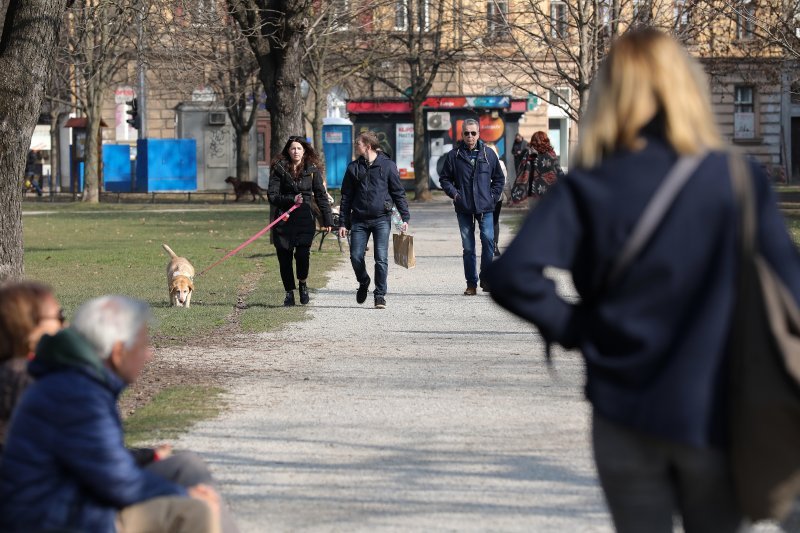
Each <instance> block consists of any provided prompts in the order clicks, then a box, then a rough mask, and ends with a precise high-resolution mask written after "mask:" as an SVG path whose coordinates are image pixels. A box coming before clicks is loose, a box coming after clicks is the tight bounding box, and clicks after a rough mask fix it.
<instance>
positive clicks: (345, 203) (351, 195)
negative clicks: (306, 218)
mask: <svg viewBox="0 0 800 533" xmlns="http://www.w3.org/2000/svg"><path fill="white" fill-rule="evenodd" d="M392 204H394V205H396V206H397V210H398V211H399V212H400V217H401V218H402V219H403V222H408V221H409V220H410V219H411V213H409V211H408V202H407V201H406V192H405V189H403V184H402V183H401V182H400V173H399V172H398V171H397V165H395V164H394V161H392V160H391V159H389V156H387V155H386V154H385V153H383V152H378V156H377V157H376V158H375V160H374V161H373V162H372V164H371V165H370V164H369V163H368V162H367V160H366V159H365V158H364V157H363V156H361V157H359V158H358V159H356V160H355V161H351V162H350V163H349V164H348V165H347V170H345V173H344V179H343V180H342V201H341V203H340V205H339V215H340V216H341V225H342V226H344V227H345V228H347V229H350V226H351V224H352V222H353V221H354V220H355V221H359V220H373V219H376V218H381V217H388V216H390V215H391V212H392Z"/></svg>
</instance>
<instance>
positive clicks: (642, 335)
mask: <svg viewBox="0 0 800 533" xmlns="http://www.w3.org/2000/svg"><path fill="white" fill-rule="evenodd" d="M676 159H677V155H676V153H675V152H674V151H673V150H672V149H671V148H669V147H668V146H667V145H666V144H665V143H664V142H662V141H661V140H659V139H658V138H655V137H649V138H648V139H647V145H646V147H645V148H644V149H642V150H640V151H637V152H624V153H618V154H615V155H612V156H610V157H608V158H607V159H605V160H604V161H603V163H602V164H601V165H599V166H598V167H597V168H594V169H591V170H589V171H582V170H577V171H571V172H570V173H569V175H568V176H567V177H566V178H565V179H564V180H561V181H560V182H559V183H558V184H557V185H556V186H555V187H553V189H552V190H551V191H550V192H549V193H548V195H547V196H545V197H544V198H543V199H542V200H541V201H540V202H539V204H538V205H537V206H536V207H535V208H534V209H533V210H532V211H531V213H530V215H529V216H528V218H527V220H526V221H525V223H524V225H523V226H522V228H521V230H520V231H519V234H518V235H517V236H516V238H515V239H514V240H513V242H512V243H511V245H510V246H509V247H508V249H507V250H506V251H505V252H504V253H503V254H502V255H501V256H500V258H499V259H498V260H496V261H495V262H494V263H493V265H492V267H491V269H490V270H489V271H488V273H487V276H488V277H487V280H488V282H489V285H490V287H491V288H492V291H491V294H492V297H493V298H494V299H495V300H497V302H498V303H500V305H502V306H504V307H506V308H508V309H510V310H511V311H513V312H514V313H516V314H518V315H520V316H522V317H524V318H526V319H528V320H530V321H531V322H533V323H534V324H536V326H537V327H538V328H539V331H540V332H541V334H542V336H543V337H544V338H545V340H546V341H548V342H556V343H559V344H561V345H563V346H565V347H568V348H580V349H581V351H582V352H583V356H584V358H585V360H586V366H587V381H586V395H587V397H588V399H589V400H590V401H591V403H592V405H593V406H594V409H595V411H596V412H597V413H598V414H600V415H602V416H604V417H605V418H608V419H610V420H612V421H615V422H617V423H619V424H622V425H624V426H627V427H630V428H634V429H637V430H640V431H643V432H646V433H649V434H651V435H655V436H658V437H662V438H666V439H669V440H673V441H677V442H683V443H686V444H689V445H693V446H698V447H725V445H726V439H725V434H726V428H725V417H726V416H727V412H726V409H725V403H726V396H727V394H728V391H727V383H728V377H727V374H726V368H725V366H726V365H725V361H726V358H727V342H728V336H729V329H730V326H731V320H732V313H733V307H734V298H735V293H736V286H735V283H736V273H737V261H738V256H737V254H738V249H737V230H736V228H737V223H738V212H737V208H736V206H735V204H734V198H733V192H732V188H731V183H730V178H729V172H728V165H727V157H726V154H723V153H719V152H717V153H712V154H711V155H709V156H708V157H707V158H706V160H705V161H703V163H701V165H700V167H699V168H698V169H697V171H696V172H695V174H694V175H693V176H692V177H691V178H690V180H689V181H688V183H687V184H686V185H685V186H684V188H683V190H682V191H681V192H680V194H679V195H678V197H677V198H676V199H675V203H674V205H673V206H672V207H671V209H670V211H669V212H668V213H667V214H666V216H665V218H664V220H663V221H662V223H661V226H660V227H659V228H658V229H657V231H656V233H655V234H654V235H653V237H652V239H651V241H650V242H649V243H648V244H647V245H646V247H645V248H644V249H643V250H642V253H641V254H640V256H639V257H638V258H637V259H636V260H635V262H634V263H633V264H632V265H631V267H630V268H629V269H628V271H627V272H626V273H625V274H624V275H623V277H622V278H620V279H619V281H618V282H617V283H616V284H615V285H613V286H606V279H607V276H608V274H609V270H610V268H611V265H612V264H613V262H614V260H615V259H616V257H617V256H618V254H619V253H620V250H621V249H622V246H623V244H624V243H625V241H626V240H627V238H628V236H629V235H630V233H631V231H632V228H633V227H634V225H635V224H636V222H637V221H638V219H639V217H640V215H641V214H642V211H643V210H644V207H645V204H646V203H647V201H648V200H649V199H650V198H651V197H652V196H653V194H654V192H655V190H656V188H657V186H658V185H659V183H660V182H661V180H662V179H663V178H664V176H665V175H666V173H667V171H668V170H669V169H670V168H671V167H672V165H673V164H674V163H675V161H676ZM752 171H753V185H754V191H755V192H754V194H755V203H756V206H757V209H758V235H757V239H758V242H759V246H760V250H761V252H762V254H763V256H764V257H765V258H766V260H767V261H769V263H770V264H771V265H772V267H773V268H774V269H775V270H776V272H777V273H778V275H779V276H780V277H781V278H782V279H783V281H784V282H785V283H786V285H787V286H788V287H789V289H790V290H791V291H792V293H793V294H794V297H795V299H797V300H798V301H800V256H799V255H798V253H797V250H796V248H795V246H794V244H793V243H792V241H791V239H790V237H789V235H788V233H787V230H786V226H785V224H784V220H783V217H782V216H781V214H780V212H779V211H778V208H777V205H776V202H775V197H774V193H773V191H772V188H771V186H770V184H769V182H768V180H767V177H766V175H765V173H764V171H763V169H761V168H760V167H758V166H756V165H752ZM546 266H554V267H558V268H563V269H567V270H570V271H571V272H572V276H573V280H574V284H575V287H576V289H577V291H578V293H579V295H580V298H581V301H580V303H575V302H570V301H566V300H564V299H562V298H560V297H559V296H558V295H557V294H556V289H555V285H554V283H553V281H551V280H550V279H548V278H547V277H546V276H545V275H544V274H543V269H544V267H546Z"/></svg>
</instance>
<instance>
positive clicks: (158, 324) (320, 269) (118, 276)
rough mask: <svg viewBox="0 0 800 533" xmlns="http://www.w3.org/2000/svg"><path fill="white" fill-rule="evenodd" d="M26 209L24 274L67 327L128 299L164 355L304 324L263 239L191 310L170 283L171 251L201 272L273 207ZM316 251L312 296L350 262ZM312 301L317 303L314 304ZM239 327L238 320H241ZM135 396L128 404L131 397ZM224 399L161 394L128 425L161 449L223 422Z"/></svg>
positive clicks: (222, 268) (204, 290)
mask: <svg viewBox="0 0 800 533" xmlns="http://www.w3.org/2000/svg"><path fill="white" fill-rule="evenodd" d="M186 209H187V206H185V205H175V206H165V205H156V206H152V205H141V204H138V205H130V204H128V205H126V204H122V205H114V204H111V205H110V204H100V205H96V206H85V205H82V204H79V203H75V204H34V205H31V204H28V205H25V206H24V211H26V212H37V213H38V212H42V211H44V212H46V214H37V215H33V214H29V215H25V216H23V224H24V239H25V274H26V277H27V278H29V279H35V280H40V281H43V282H45V283H47V284H49V285H51V286H52V287H53V289H54V290H55V292H56V295H57V296H58V299H59V300H60V302H61V304H62V305H63V306H64V309H65V310H66V312H67V316H68V317H69V316H70V315H71V314H72V313H73V312H74V311H75V309H76V308H77V307H78V306H79V305H80V304H81V303H82V302H84V301H86V300H88V299H90V298H94V297H96V296H100V295H103V294H109V293H114V294H123V295H126V296H131V297H134V298H138V299H140V300H144V301H146V302H148V303H149V304H150V305H151V307H152V309H153V314H154V316H155V319H156V320H155V324H154V326H153V330H152V331H151V333H152V336H153V340H154V344H155V345H156V347H159V346H165V345H170V344H178V343H181V342H182V341H184V340H185V339H187V338H188V337H191V338H192V339H193V341H194V342H204V341H208V342H212V341H213V338H214V332H215V330H217V329H218V328H220V327H222V326H225V327H226V328H230V327H231V324H233V326H234V327H237V328H238V329H239V330H241V331H250V332H260V331H267V330H271V329H275V328H278V327H280V326H282V325H284V324H286V323H289V322H293V321H297V320H301V319H303V318H304V316H305V308H304V307H302V306H297V307H293V308H284V307H283V306H282V303H283V297H284V291H283V286H282V284H281V281H280V274H279V271H278V262H277V258H276V257H275V249H274V248H273V246H272V245H271V244H269V237H268V235H265V236H263V237H261V238H260V239H259V240H257V241H256V242H254V243H253V244H251V245H250V246H248V247H246V248H245V249H243V250H242V251H241V252H239V254H237V255H236V256H234V257H232V258H231V259H229V260H227V261H225V262H223V263H221V264H220V265H218V266H217V267H215V268H214V269H212V270H211V271H209V272H208V273H207V274H205V275H201V276H199V277H196V278H195V291H194V294H193V296H192V307H191V308H189V309H182V308H174V309H173V308H171V307H170V306H169V297H168V292H167V282H166V265H167V262H168V260H169V257H168V256H167V254H166V253H165V252H164V250H163V249H162V248H161V244H162V243H166V244H168V245H169V246H170V247H171V248H172V249H173V250H174V251H175V253H177V254H178V255H181V256H184V257H186V258H187V259H189V260H190V261H191V262H192V264H193V265H194V267H195V270H196V271H197V272H200V271H202V270H203V269H204V268H206V267H208V266H210V265H211V264H213V263H214V262H215V261H217V260H218V259H220V258H221V257H223V256H224V255H225V254H226V252H227V251H229V250H232V249H234V248H236V247H237V246H238V245H239V244H241V243H242V242H244V241H245V240H247V239H248V238H249V237H250V236H252V235H253V234H255V233H257V232H258V231H259V230H260V229H262V228H263V227H264V226H265V225H266V224H267V218H268V207H267V206H263V205H262V206H261V207H260V208H258V207H255V208H254V207H250V206H232V205H224V206H214V207H203V206H191V207H189V208H188V209H189V210H186ZM317 246H318V241H315V243H314V246H313V247H312V250H314V252H313V253H312V257H311V275H310V278H309V287H311V288H312V290H313V289H314V288H315V287H321V286H324V285H325V279H326V275H327V272H328V271H329V270H330V268H332V267H333V266H335V265H336V264H337V263H338V262H339V261H341V260H343V259H344V258H345V257H347V256H346V254H341V253H340V252H339V248H338V246H337V244H336V239H335V238H333V237H331V236H329V237H328V238H327V239H326V240H325V246H324V248H323V250H322V251H321V252H316V249H317ZM312 298H313V295H312ZM234 317H235V318H234ZM135 390H136V387H135V386H134V387H133V388H132V390H129V391H128V392H126V394H133V393H135V392H134V391H135ZM223 392H224V389H222V388H220V387H218V386H213V385H209V384H207V383H202V382H199V383H189V384H185V385H178V386H172V387H169V388H167V389H164V390H161V391H160V392H157V393H156V394H155V396H154V397H153V398H152V399H151V400H150V403H149V404H147V405H145V406H144V407H141V408H138V409H136V410H135V412H134V413H133V414H132V415H131V416H129V417H127V418H126V420H125V427H126V435H127V442H128V443H129V444H131V445H134V444H137V443H147V442H154V441H163V440H164V439H170V438H173V437H175V436H177V435H178V434H179V433H181V432H183V431H186V430H187V429H188V428H189V427H191V425H192V424H194V423H195V422H196V421H198V420H201V419H204V418H208V417H213V416H216V415H217V414H219V412H220V410H221V409H222V407H224V404H223V402H222V401H221V394H222V393H223Z"/></svg>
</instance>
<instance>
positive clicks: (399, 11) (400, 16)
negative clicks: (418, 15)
mask: <svg viewBox="0 0 800 533" xmlns="http://www.w3.org/2000/svg"><path fill="white" fill-rule="evenodd" d="M407 28H408V0H397V3H396V4H395V6H394V29H396V30H405V29H407Z"/></svg>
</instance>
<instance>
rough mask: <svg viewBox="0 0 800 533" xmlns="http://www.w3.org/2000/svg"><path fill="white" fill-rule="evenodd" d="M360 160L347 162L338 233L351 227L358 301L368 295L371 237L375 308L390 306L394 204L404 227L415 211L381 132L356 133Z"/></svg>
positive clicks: (406, 227)
mask: <svg viewBox="0 0 800 533" xmlns="http://www.w3.org/2000/svg"><path fill="white" fill-rule="evenodd" d="M355 147H356V152H357V153H358V158H357V159H356V160H355V161H352V162H350V164H348V165H347V170H345V173H344V179H343V181H342V200H341V204H340V210H339V213H340V219H341V227H340V228H339V236H340V237H345V236H346V235H347V232H348V231H350V262H351V263H352V265H353V271H354V272H355V275H356V280H358V291H356V302H358V303H360V304H362V303H364V302H365V301H366V299H367V293H368V292H369V284H370V281H371V280H370V277H369V274H367V266H366V263H365V261H364V255H365V254H366V250H367V241H368V240H369V236H370V235H372V245H373V248H374V250H375V252H374V253H375V290H374V291H373V294H374V296H375V308H376V309H384V308H385V307H386V289H387V286H386V278H387V275H388V272H389V259H388V256H389V234H390V233H391V218H392V204H394V205H395V206H397V210H398V211H399V212H400V217H401V218H402V220H403V223H402V225H401V227H400V231H402V232H403V233H405V232H406V231H408V221H409V220H410V219H411V213H409V211H408V202H407V201H406V192H405V190H404V189H403V184H402V183H401V182H400V173H399V172H398V170H397V165H395V164H394V161H392V160H391V159H389V157H388V156H387V155H386V154H385V153H383V152H382V151H381V150H380V143H379V141H378V137H377V135H375V134H374V133H373V132H364V133H361V134H360V135H359V136H358V137H356V142H355Z"/></svg>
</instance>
